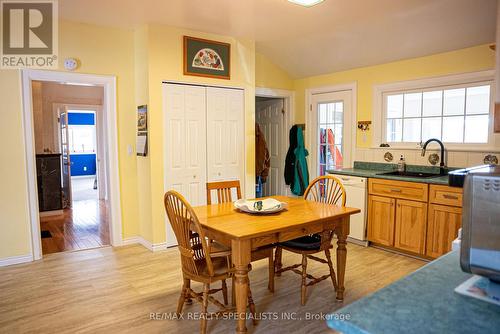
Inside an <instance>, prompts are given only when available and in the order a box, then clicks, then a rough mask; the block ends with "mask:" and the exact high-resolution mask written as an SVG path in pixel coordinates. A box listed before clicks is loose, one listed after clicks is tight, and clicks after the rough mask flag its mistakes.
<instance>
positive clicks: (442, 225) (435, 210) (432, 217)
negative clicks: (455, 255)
mask: <svg viewBox="0 0 500 334" xmlns="http://www.w3.org/2000/svg"><path fill="white" fill-rule="evenodd" d="M461 225H462V209H461V208H456V207H452V206H445V205H437V204H431V205H430V206H429V221H428V223H427V250H426V254H427V256H430V257H439V256H441V255H443V254H446V253H447V252H449V251H450V250H451V243H452V242H453V240H454V239H456V238H457V235H458V229H459V228H460V226H461Z"/></svg>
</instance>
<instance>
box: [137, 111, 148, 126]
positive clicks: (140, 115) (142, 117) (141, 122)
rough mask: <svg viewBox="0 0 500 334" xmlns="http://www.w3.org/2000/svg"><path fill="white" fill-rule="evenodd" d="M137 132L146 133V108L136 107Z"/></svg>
mask: <svg viewBox="0 0 500 334" xmlns="http://www.w3.org/2000/svg"><path fill="white" fill-rule="evenodd" d="M137 131H139V132H142V131H148V106H146V105H143V106H138V107H137Z"/></svg>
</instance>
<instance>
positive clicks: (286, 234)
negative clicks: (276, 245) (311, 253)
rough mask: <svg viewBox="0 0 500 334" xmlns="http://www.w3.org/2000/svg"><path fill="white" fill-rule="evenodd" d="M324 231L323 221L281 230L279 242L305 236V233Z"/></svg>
mask: <svg viewBox="0 0 500 334" xmlns="http://www.w3.org/2000/svg"><path fill="white" fill-rule="evenodd" d="M322 231H323V224H322V223H317V224H312V225H307V226H304V227H302V228H297V229H293V230H288V231H283V232H280V233H279V234H278V242H283V241H288V240H292V239H295V238H299V237H303V236H305V235H309V234H313V233H319V232H322Z"/></svg>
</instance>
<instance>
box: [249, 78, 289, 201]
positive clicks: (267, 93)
mask: <svg viewBox="0 0 500 334" xmlns="http://www.w3.org/2000/svg"><path fill="white" fill-rule="evenodd" d="M255 97H269V98H277V99H283V101H284V109H285V124H283V133H282V140H281V143H282V144H281V147H280V151H281V153H282V156H283V157H286V153H287V151H288V132H289V131H290V128H291V127H292V124H293V122H294V120H295V92H294V91H291V90H285V89H275V88H264V87H255ZM284 163H285V161H283V170H284V168H285V166H284ZM291 194H292V193H291V191H290V187H287V185H286V184H285V183H284V182H283V187H282V189H281V194H279V195H284V196H291Z"/></svg>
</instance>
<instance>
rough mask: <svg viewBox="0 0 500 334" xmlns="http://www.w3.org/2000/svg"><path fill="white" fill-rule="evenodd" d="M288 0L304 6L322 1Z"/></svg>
mask: <svg viewBox="0 0 500 334" xmlns="http://www.w3.org/2000/svg"><path fill="white" fill-rule="evenodd" d="M288 1H289V2H291V3H294V4H297V5H301V6H304V7H312V6H314V5H317V4H319V3H321V2H323V1H324V0H288Z"/></svg>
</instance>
